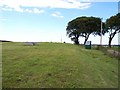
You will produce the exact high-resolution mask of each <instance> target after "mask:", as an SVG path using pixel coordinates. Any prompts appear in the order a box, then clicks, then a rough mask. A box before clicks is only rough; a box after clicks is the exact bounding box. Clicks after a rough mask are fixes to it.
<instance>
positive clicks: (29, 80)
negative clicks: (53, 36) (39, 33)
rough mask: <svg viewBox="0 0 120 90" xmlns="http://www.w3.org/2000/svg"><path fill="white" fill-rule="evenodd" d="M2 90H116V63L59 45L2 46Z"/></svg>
mask: <svg viewBox="0 0 120 90" xmlns="http://www.w3.org/2000/svg"><path fill="white" fill-rule="evenodd" d="M2 49H3V60H2V65H3V79H2V80H3V81H2V82H3V87H4V88H7V87H9V88H14V87H16V88H17V87H24V88H28V87H30V88H52V87H55V88H59V87H64V88H67V87H69V88H73V87H75V88H77V87H78V88H117V87H118V60H117V59H115V58H112V57H109V56H107V55H105V54H104V53H102V52H101V51H98V50H86V49H84V47H82V46H76V45H72V44H62V43H38V45H36V46H24V43H13V42H9V43H3V46H2Z"/></svg>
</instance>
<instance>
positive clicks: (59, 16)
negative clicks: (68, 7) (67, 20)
mask: <svg viewBox="0 0 120 90" xmlns="http://www.w3.org/2000/svg"><path fill="white" fill-rule="evenodd" d="M51 16H53V17H57V18H64V16H63V15H62V14H61V13H60V12H54V13H52V14H51Z"/></svg>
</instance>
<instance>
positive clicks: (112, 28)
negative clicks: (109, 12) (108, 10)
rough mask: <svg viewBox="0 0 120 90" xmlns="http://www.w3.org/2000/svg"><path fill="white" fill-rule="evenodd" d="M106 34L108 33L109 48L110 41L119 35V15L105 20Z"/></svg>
mask: <svg viewBox="0 0 120 90" xmlns="http://www.w3.org/2000/svg"><path fill="white" fill-rule="evenodd" d="M106 32H109V47H111V42H112V39H113V38H114V36H115V35H116V34H117V33H120V13H118V14H117V15H115V16H112V17H110V18H109V19H107V21H106Z"/></svg>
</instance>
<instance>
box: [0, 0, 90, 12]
mask: <svg viewBox="0 0 120 90" xmlns="http://www.w3.org/2000/svg"><path fill="white" fill-rule="evenodd" d="M90 5H91V3H81V2H80V0H0V7H1V9H2V10H4V11H13V10H14V11H17V12H29V13H44V10H41V9H38V8H63V9H86V8H89V7H90ZM31 7H32V8H33V9H30V8H31Z"/></svg>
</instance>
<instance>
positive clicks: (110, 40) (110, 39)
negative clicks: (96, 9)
mask: <svg viewBox="0 0 120 90" xmlns="http://www.w3.org/2000/svg"><path fill="white" fill-rule="evenodd" d="M111 42H112V38H111V37H110V38H109V45H108V46H109V47H110V48H111Z"/></svg>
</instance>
